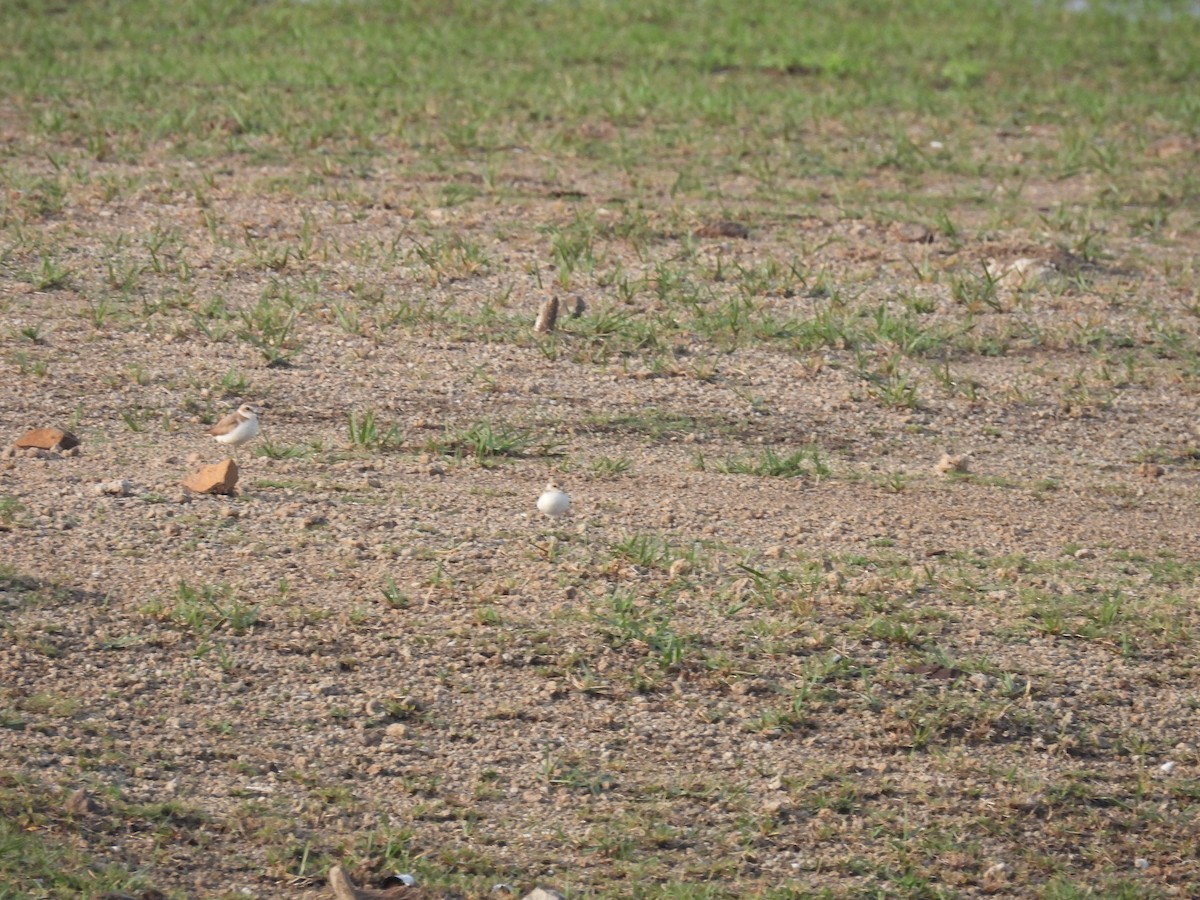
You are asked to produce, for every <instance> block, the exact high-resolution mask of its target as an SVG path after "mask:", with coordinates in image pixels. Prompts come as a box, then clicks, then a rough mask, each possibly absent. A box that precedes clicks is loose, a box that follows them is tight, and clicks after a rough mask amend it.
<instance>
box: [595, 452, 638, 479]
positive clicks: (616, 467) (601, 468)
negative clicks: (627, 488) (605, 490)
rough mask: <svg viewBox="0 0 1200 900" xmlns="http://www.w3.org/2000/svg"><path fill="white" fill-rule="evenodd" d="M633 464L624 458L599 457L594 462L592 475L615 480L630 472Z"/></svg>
mask: <svg viewBox="0 0 1200 900" xmlns="http://www.w3.org/2000/svg"><path fill="white" fill-rule="evenodd" d="M631 465H632V463H631V462H630V461H629V460H628V459H627V458H626V457H624V456H621V457H612V456H599V457H597V458H596V459H594V460H592V464H591V470H592V474H593V475H596V476H598V477H600V478H614V477H616V476H617V475H624V474H625V473H626V472H628V471H629V468H630V466H631Z"/></svg>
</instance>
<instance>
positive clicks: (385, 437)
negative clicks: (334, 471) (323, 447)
mask: <svg viewBox="0 0 1200 900" xmlns="http://www.w3.org/2000/svg"><path fill="white" fill-rule="evenodd" d="M346 430H347V433H348V434H349V437H350V446H352V447H356V448H358V449H360V450H390V449H393V448H395V447H399V446H400V445H401V444H402V443H404V434H403V433H402V432H401V431H400V427H399V426H398V425H390V426H388V427H387V428H386V429H384V427H383V426H382V425H381V424H380V422H379V419H378V418H377V417H376V415H375V411H374V410H372V409H368V410H366V411H365V412H362V413H357V412H355V411H353V410H351V411H350V413H349V415H348V416H347V428H346Z"/></svg>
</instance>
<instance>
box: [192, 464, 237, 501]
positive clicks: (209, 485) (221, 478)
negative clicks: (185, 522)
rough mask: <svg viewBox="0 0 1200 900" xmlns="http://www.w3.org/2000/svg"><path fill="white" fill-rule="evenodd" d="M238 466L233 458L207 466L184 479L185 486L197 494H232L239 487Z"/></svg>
mask: <svg viewBox="0 0 1200 900" xmlns="http://www.w3.org/2000/svg"><path fill="white" fill-rule="evenodd" d="M237 480H238V467H237V463H235V462H234V461H233V460H232V459H223V460H221V461H220V462H219V463H213V464H212V465H211V466H205V467H204V468H203V469H201V470H200V471H199V472H193V473H192V474H191V475H189V476H188V477H187V478H185V479H183V486H184V487H185V488H187V489H188V490H190V491H195V492H196V493H197V494H232V493H233V489H234V488H235V487H237Z"/></svg>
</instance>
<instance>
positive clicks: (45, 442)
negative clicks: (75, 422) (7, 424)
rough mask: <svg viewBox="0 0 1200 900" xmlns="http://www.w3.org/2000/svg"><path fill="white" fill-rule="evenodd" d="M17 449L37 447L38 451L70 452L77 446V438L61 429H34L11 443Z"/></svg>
mask: <svg viewBox="0 0 1200 900" xmlns="http://www.w3.org/2000/svg"><path fill="white" fill-rule="evenodd" d="M13 446H14V447H16V448H18V449H21V450H23V449H25V448H27V447H37V448H38V449H40V450H70V449H71V448H72V447H78V446H79V438H77V437H75V435H73V434H71V432H69V431H63V430H62V429H61V428H35V429H33V430H32V431H27V432H25V433H24V434H23V435H21V436H20V437H19V438H17V440H16V441H15V442H14V443H13Z"/></svg>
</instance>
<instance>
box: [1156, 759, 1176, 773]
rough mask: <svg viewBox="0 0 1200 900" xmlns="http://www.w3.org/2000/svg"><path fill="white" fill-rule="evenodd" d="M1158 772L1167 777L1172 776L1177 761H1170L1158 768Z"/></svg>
mask: <svg viewBox="0 0 1200 900" xmlns="http://www.w3.org/2000/svg"><path fill="white" fill-rule="evenodd" d="M1158 770H1159V771H1160V772H1162V773H1163V774H1165V775H1170V774H1171V773H1172V772H1174V771H1175V760H1173V759H1168V760H1167V761H1166V762H1165V763H1163V764H1162V765H1161V766H1159V767H1158Z"/></svg>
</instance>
